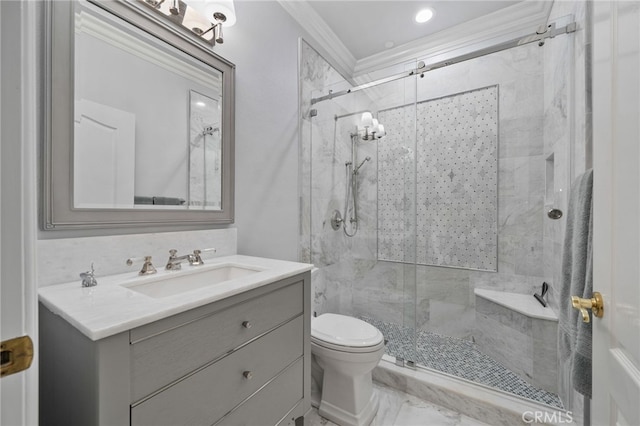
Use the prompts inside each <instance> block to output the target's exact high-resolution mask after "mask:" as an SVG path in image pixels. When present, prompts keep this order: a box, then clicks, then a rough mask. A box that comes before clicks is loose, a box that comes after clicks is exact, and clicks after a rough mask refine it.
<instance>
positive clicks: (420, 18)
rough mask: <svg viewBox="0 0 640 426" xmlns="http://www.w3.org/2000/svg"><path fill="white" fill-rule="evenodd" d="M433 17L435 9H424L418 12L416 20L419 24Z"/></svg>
mask: <svg viewBox="0 0 640 426" xmlns="http://www.w3.org/2000/svg"><path fill="white" fill-rule="evenodd" d="M431 18H433V10H431V9H429V8H427V9H422V10H421V11H420V12H418V13H416V22H417V23H419V24H423V23H425V22H427V21H428V20H429V19H431Z"/></svg>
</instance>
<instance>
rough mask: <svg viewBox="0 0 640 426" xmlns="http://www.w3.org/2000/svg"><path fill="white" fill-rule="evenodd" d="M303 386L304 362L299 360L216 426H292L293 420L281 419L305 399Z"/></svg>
mask: <svg viewBox="0 0 640 426" xmlns="http://www.w3.org/2000/svg"><path fill="white" fill-rule="evenodd" d="M303 383H304V380H303V362H302V359H299V360H298V361H296V363H295V364H293V365H291V366H290V367H289V368H287V369H286V370H285V371H283V372H282V373H281V374H280V375H278V376H277V377H276V378H274V379H273V381H271V382H270V383H269V384H268V385H267V386H265V388H264V389H262V390H261V391H260V392H258V393H257V394H255V395H254V396H252V397H251V398H250V399H248V400H247V401H245V402H244V403H243V404H242V405H240V406H239V407H238V408H237V409H236V410H234V411H233V412H231V413H229V415H228V416H226V417H224V418H222V419H220V420H219V421H218V423H216V425H215V426H222V425H224V426H240V425H242V426H245V425H246V426H256V425H260V426H271V425H276V424H279V425H286V424H293V423H294V419H291V418H286V419H282V415H283V413H287V412H290V410H291V409H292V408H293V407H294V406H295V405H296V404H297V403H298V402H299V401H300V400H301V399H302V397H303V396H304V395H303V389H302V384H303Z"/></svg>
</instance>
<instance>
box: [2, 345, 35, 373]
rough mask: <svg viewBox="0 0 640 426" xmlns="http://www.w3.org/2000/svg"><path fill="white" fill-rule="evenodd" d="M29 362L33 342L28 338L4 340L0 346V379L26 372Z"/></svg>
mask: <svg viewBox="0 0 640 426" xmlns="http://www.w3.org/2000/svg"><path fill="white" fill-rule="evenodd" d="M31 361H33V342H32V341H31V338H30V337H29V336H22V337H16V338H15V339H10V340H5V341H3V342H2V343H1V344H0V377H5V376H8V375H10V374H14V373H18V372H20V371H23V370H26V369H27V368H29V367H30V366H31Z"/></svg>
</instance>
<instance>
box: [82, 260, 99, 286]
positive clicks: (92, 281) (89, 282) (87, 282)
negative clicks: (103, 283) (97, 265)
mask: <svg viewBox="0 0 640 426" xmlns="http://www.w3.org/2000/svg"><path fill="white" fill-rule="evenodd" d="M94 272H95V269H93V262H91V270H90V271H87V272H82V273H80V278H82V287H95V286H97V285H98V281H97V280H96V278H95V276H94Z"/></svg>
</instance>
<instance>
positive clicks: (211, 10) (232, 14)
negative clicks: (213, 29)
mask: <svg viewBox="0 0 640 426" xmlns="http://www.w3.org/2000/svg"><path fill="white" fill-rule="evenodd" d="M204 13H205V16H206V17H207V19H209V20H210V21H211V23H213V24H215V23H217V22H216V19H215V18H214V17H213V15H214V14H216V13H222V14H223V15H224V16H225V18H227V20H226V21H224V22H223V23H222V25H223V26H224V27H225V28H229V27H230V26H232V25H233V24H235V23H236V9H235V7H234V6H233V1H231V0H229V1H225V0H217V1H214V2H207V5H206V6H205V8H204Z"/></svg>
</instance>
